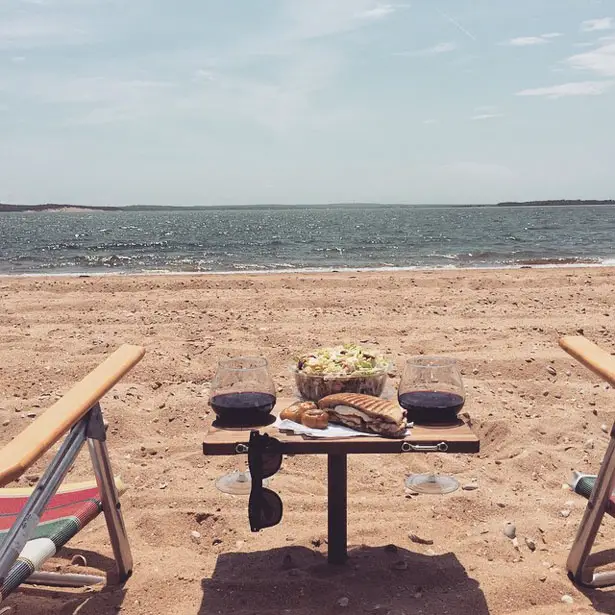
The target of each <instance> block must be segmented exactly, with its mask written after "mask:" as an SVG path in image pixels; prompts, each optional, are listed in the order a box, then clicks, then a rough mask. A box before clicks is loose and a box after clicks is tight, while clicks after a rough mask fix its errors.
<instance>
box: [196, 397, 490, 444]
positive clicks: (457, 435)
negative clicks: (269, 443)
mask: <svg viewBox="0 0 615 615" xmlns="http://www.w3.org/2000/svg"><path fill="white" fill-rule="evenodd" d="M293 401H296V400H294V399H289V398H287V399H279V400H278V401H277V403H276V405H275V408H274V409H273V412H272V414H274V415H275V416H277V414H278V413H279V412H280V411H281V410H282V409H284V408H286V407H287V406H289V405H290V404H291V403H292V402H293ZM214 423H215V422H214ZM254 429H257V430H258V431H260V432H261V433H265V432H266V433H268V434H269V435H270V436H273V437H275V438H277V439H278V440H279V441H280V442H281V443H282V452H283V453H284V454H286V455H309V454H345V453H402V452H422V451H420V450H413V449H412V448H411V447H412V446H416V445H418V446H426V445H436V444H440V443H444V444H446V446H447V450H446V451H441V452H447V453H478V452H479V450H480V440H479V438H478V436H477V435H476V434H475V433H474V432H473V431H472V430H471V429H470V427H469V426H468V425H467V424H466V423H464V422H463V421H461V420H459V421H458V422H457V423H455V424H453V425H433V426H431V425H416V426H415V427H413V428H412V429H411V430H410V435H409V436H406V438H403V439H401V438H396V439H393V438H381V437H378V436H365V437H363V436H361V437H353V438H319V439H316V438H308V437H305V436H302V435H297V434H294V433H287V432H282V431H280V430H279V429H278V428H277V427H275V426H273V425H269V426H265V427H239V428H238V427H234V428H227V427H217V426H215V424H212V425H211V426H210V427H209V429H208V431H207V433H206V435H205V437H204V439H203V454H205V455H235V454H241V453H245V450H243V451H238V450H237V445H238V444H246V445H247V444H248V441H249V439H250V431H252V430H254ZM404 443H405V444H404ZM402 447H403V448H402ZM432 452H435V451H432Z"/></svg>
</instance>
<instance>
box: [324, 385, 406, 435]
mask: <svg viewBox="0 0 615 615" xmlns="http://www.w3.org/2000/svg"><path fill="white" fill-rule="evenodd" d="M318 407H319V408H322V409H323V410H326V411H327V412H328V413H329V421H330V422H331V423H338V424H340V425H345V426H346V427H350V428H351V429H356V430H357V431H363V432H365V433H375V434H378V435H380V436H386V437H388V438H403V437H404V436H405V434H406V425H407V423H406V411H405V410H403V409H402V408H401V407H400V406H399V405H398V404H396V403H395V402H393V401H391V400H389V399H382V398H380V397H373V396H372V395H363V394H361V393H334V394H333V395H327V396H326V397H323V398H322V399H321V400H320V401H319V402H318Z"/></svg>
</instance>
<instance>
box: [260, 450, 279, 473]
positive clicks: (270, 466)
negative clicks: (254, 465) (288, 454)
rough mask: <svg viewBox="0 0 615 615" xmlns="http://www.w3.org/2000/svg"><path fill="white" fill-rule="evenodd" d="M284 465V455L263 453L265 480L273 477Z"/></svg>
mask: <svg viewBox="0 0 615 615" xmlns="http://www.w3.org/2000/svg"><path fill="white" fill-rule="evenodd" d="M281 465H282V453H273V452H269V451H266V452H265V453H263V478H269V477H270V476H273V475H274V474H275V473H276V472H277V471H278V470H279V469H280V466H281Z"/></svg>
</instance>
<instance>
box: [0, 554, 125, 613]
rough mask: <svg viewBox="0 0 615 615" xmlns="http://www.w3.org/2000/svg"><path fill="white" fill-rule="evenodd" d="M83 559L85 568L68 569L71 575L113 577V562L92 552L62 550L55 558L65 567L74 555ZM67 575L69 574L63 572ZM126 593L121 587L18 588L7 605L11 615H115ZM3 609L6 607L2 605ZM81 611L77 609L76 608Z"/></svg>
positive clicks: (27, 586) (23, 586) (26, 586)
mask: <svg viewBox="0 0 615 615" xmlns="http://www.w3.org/2000/svg"><path fill="white" fill-rule="evenodd" d="M77 554H79V555H83V556H84V557H85V558H86V560H87V563H88V568H87V569H85V570H84V569H83V568H77V567H71V568H70V572H75V573H80V572H85V573H87V574H98V575H100V574H101V573H105V574H107V575H109V576H110V577H111V578H113V577H114V575H115V562H114V560H113V559H111V558H109V557H105V556H104V555H101V554H100V553H96V552H95V551H87V550H85V549H71V548H66V547H64V548H63V549H62V550H61V551H60V553H59V554H58V555H59V557H60V559H61V560H63V561H64V562H65V563H68V562H70V560H71V558H72V557H73V556H74V555H77ZM63 572H69V570H63ZM125 595H126V590H125V589H124V587H121V586H109V587H103V586H95V587H94V589H93V590H88V589H84V588H62V589H60V588H55V587H49V588H47V587H42V586H31V585H21V587H20V588H19V589H18V590H17V591H15V592H14V593H13V594H12V595H11V596H9V598H8V599H7V601H6V606H11V607H12V609H13V610H12V611H11V615H20V614H22V613H23V614H24V615H31V614H32V613H54V614H57V615H72V614H73V613H75V612H78V613H79V615H103V614H106V613H117V612H118V611H119V610H120V609H121V607H122V603H123V602H124V597H125ZM3 606H5V604H4V603H3ZM79 607H80V608H79Z"/></svg>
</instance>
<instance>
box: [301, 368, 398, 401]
mask: <svg viewBox="0 0 615 615" xmlns="http://www.w3.org/2000/svg"><path fill="white" fill-rule="evenodd" d="M292 371H293V372H294V374H295V384H296V385H297V391H298V393H299V396H300V397H301V398H302V399H305V400H308V401H318V400H319V399H322V398H323V397H326V396H327V395H332V394H333V393H363V394H364V395H374V396H375V397H380V395H382V392H383V390H384V387H385V384H386V381H387V372H388V371H390V368H389V367H387V368H382V369H381V370H378V371H377V372H375V373H373V374H370V375H369V376H363V375H349V376H335V375H324V376H323V375H320V374H318V375H316V374H306V373H305V372H302V371H300V370H298V369H297V368H294V369H293V370H292Z"/></svg>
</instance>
